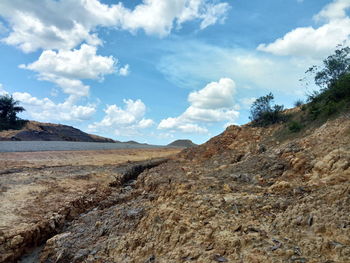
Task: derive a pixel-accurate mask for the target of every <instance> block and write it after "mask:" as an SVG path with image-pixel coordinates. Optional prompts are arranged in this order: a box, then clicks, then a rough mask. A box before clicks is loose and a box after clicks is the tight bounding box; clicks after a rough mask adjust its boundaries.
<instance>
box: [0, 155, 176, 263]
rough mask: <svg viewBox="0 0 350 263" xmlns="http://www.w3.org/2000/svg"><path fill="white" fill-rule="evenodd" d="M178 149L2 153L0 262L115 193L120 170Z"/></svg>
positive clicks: (58, 228)
mask: <svg viewBox="0 0 350 263" xmlns="http://www.w3.org/2000/svg"><path fill="white" fill-rule="evenodd" d="M178 151H179V150H177V149H166V148H162V149H128V150H108V151H74V152H34V153H1V154H0V211H1V213H0V262H14V261H15V260H16V259H17V258H18V257H19V256H20V255H21V254H22V253H23V252H25V251H26V250H27V249H29V248H31V247H33V246H36V245H39V244H41V242H43V241H45V240H46V239H47V238H49V237H51V236H52V235H53V234H55V233H57V231H60V228H61V227H63V226H64V224H66V222H69V221H70V220H72V219H74V218H76V217H77V216H78V215H80V214H81V213H85V212H86V211H89V210H90V209H92V208H94V207H95V206H96V205H98V204H100V203H101V202H103V201H105V200H107V199H108V198H109V196H111V194H112V192H113V191H112V190H113V189H114V188H113V187H110V184H111V183H113V184H116V182H118V180H119V179H118V178H120V176H121V174H122V173H123V171H124V170H125V168H127V167H130V166H132V167H134V166H135V165H136V164H137V161H141V160H149V159H154V158H159V157H167V156H169V155H172V154H174V153H177V152H178ZM135 162H136V164H135ZM147 162H148V161H147ZM147 162H146V164H147ZM136 167H137V166H136ZM146 167H147V166H146ZM111 198H112V199H113V197H111Z"/></svg>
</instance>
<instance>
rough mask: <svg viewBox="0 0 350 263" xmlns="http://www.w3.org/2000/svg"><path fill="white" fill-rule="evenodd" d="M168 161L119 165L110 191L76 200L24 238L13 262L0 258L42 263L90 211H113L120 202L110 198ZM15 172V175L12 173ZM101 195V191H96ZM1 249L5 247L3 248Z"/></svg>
mask: <svg viewBox="0 0 350 263" xmlns="http://www.w3.org/2000/svg"><path fill="white" fill-rule="evenodd" d="M167 161H168V159H167V158H158V159H152V160H147V161H139V162H131V163H127V164H121V165H117V166H116V167H115V170H116V171H118V174H119V175H120V176H119V177H118V178H116V180H115V181H113V182H111V183H110V184H109V187H108V190H107V191H104V192H103V193H98V192H91V193H87V194H86V195H84V197H83V198H81V199H77V200H74V202H72V203H70V205H69V207H65V208H62V209H61V210H60V211H59V213H57V214H56V216H55V218H53V219H51V220H48V221H47V222H42V224H41V226H40V228H41V229H40V230H39V231H35V233H34V236H33V234H32V235H31V236H30V235H29V236H28V237H27V238H24V241H23V243H22V244H21V245H20V247H19V248H18V249H17V253H14V254H13V255H12V256H11V257H9V258H3V259H1V258H0V263H3V262H19V263H34V262H39V261H40V260H39V257H40V254H41V252H42V250H43V249H44V247H45V243H46V241H47V240H48V239H50V238H52V237H53V236H55V235H57V234H60V233H62V232H64V230H65V229H66V228H67V227H68V226H69V224H70V223H71V222H72V221H73V220H75V219H77V218H79V217H81V216H84V215H86V214H88V213H89V212H90V211H93V210H96V209H97V207H101V206H102V207H103V208H104V209H105V208H109V207H112V206H114V205H116V204H118V203H120V202H123V200H121V199H120V198H108V197H110V196H111V195H113V193H114V192H117V191H118V192H123V191H130V190H132V188H133V187H134V185H135V181H136V179H137V177H138V176H139V175H140V174H141V173H142V172H143V171H145V170H147V169H151V168H153V167H156V166H158V165H160V164H162V163H165V162H167ZM8 172H10V173H11V172H13V171H8ZM96 191H98V190H96ZM0 246H1V244H0Z"/></svg>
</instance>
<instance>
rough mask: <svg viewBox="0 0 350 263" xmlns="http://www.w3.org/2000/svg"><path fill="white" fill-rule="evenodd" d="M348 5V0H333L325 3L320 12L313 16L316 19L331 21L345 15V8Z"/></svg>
mask: <svg viewBox="0 0 350 263" xmlns="http://www.w3.org/2000/svg"><path fill="white" fill-rule="evenodd" d="M349 7H350V0H334V1H333V2H332V3H330V4H328V5H326V6H325V7H324V8H323V9H322V10H321V12H319V13H318V14H317V15H315V16H314V20H316V21H322V20H324V21H332V20H335V19H342V18H345V17H346V10H347V9H349Z"/></svg>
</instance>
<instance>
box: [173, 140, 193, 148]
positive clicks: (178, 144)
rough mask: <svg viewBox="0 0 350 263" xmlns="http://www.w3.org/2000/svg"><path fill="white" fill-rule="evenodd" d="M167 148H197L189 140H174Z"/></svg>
mask: <svg viewBox="0 0 350 263" xmlns="http://www.w3.org/2000/svg"><path fill="white" fill-rule="evenodd" d="M167 146H171V147H185V148H189V147H194V146H197V144H195V143H193V142H192V141H191V140H176V141H173V142H172V143H169V144H168V145H167Z"/></svg>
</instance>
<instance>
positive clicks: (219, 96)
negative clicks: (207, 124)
mask: <svg viewBox="0 0 350 263" xmlns="http://www.w3.org/2000/svg"><path fill="white" fill-rule="evenodd" d="M235 91H236V90H235V83H234V82H233V81H232V80H231V79H228V78H222V79H220V80H219V82H211V83H209V84H208V85H207V86H206V87H205V88H203V89H201V90H199V91H195V92H192V93H190V95H189V96H188V101H189V102H190V103H191V105H192V106H193V107H196V108H202V109H216V108H228V107H232V106H233V104H234V101H233V95H234V93H235Z"/></svg>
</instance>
